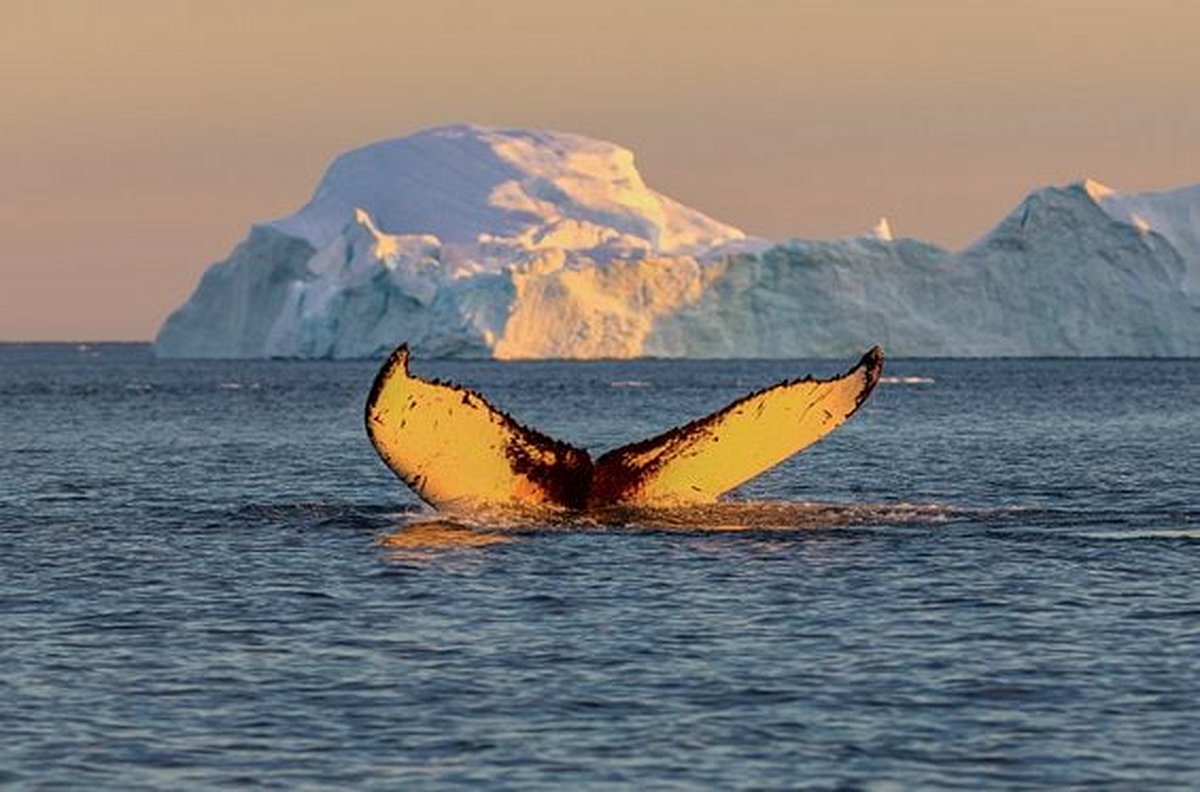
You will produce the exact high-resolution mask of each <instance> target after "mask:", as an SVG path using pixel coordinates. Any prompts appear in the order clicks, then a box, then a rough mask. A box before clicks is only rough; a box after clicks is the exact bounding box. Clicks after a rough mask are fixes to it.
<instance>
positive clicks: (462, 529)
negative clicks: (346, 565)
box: [379, 520, 514, 550]
mask: <svg viewBox="0 0 1200 792" xmlns="http://www.w3.org/2000/svg"><path fill="white" fill-rule="evenodd" d="M513 539H514V537H513V536H512V535H511V534H506V533H500V532H498V531H488V530H486V529H482V528H472V527H469V526H465V525H459V524H458V523H454V522H450V521H447V520H430V521H428V522H416V523H412V524H409V525H405V526H403V527H401V528H399V529H397V530H395V531H393V532H392V533H389V534H385V535H384V536H381V537H380V538H379V544H380V545H381V546H383V547H387V548H391V549H393V550H436V549H444V548H450V547H487V546H489V545H495V544H507V543H509V542H512V541H513Z"/></svg>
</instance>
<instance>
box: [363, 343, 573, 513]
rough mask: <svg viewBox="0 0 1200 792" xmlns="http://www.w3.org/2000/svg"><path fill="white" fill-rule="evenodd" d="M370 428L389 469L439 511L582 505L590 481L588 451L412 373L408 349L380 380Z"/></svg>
mask: <svg viewBox="0 0 1200 792" xmlns="http://www.w3.org/2000/svg"><path fill="white" fill-rule="evenodd" d="M366 424H367V433H368V435H370V437H371V442H372V443H374V444H375V449H376V450H377V451H378V452H379V455H380V456H381V457H383V460H384V462H386V463H387V465H388V467H390V468H391V469H392V470H393V471H395V473H396V475H398V476H399V477H400V478H401V479H403V480H404V482H405V483H406V484H408V486H410V487H412V488H413V490H415V491H416V492H417V494H418V495H420V496H421V497H422V498H424V499H425V500H426V501H428V502H429V503H431V504H433V505H434V506H437V507H440V508H451V507H454V508H458V507H462V508H471V507H478V506H510V505H511V506H522V505H524V506H540V505H545V506H575V505H581V504H582V499H583V496H584V493H583V492H577V491H576V489H577V488H578V487H579V486H584V487H586V482H587V481H588V480H589V479H590V472H591V470H590V469H591V459H590V458H589V457H588V455H587V452H585V451H581V450H579V449H576V448H572V447H571V446H569V445H567V444H566V443H559V442H557V441H555V440H552V439H550V438H548V437H546V436H544V435H541V434H539V433H538V432H534V431H532V430H529V429H526V428H525V427H523V426H521V425H520V424H518V423H517V422H516V421H514V420H512V419H511V418H509V417H508V416H507V415H505V414H504V413H502V412H500V411H499V410H497V409H495V408H494V407H492V406H491V405H490V404H488V403H487V401H485V400H484V399H483V398H482V397H481V396H479V395H478V394H475V393H472V392H471V391H469V390H466V389H465V388H460V387H458V386H455V385H447V384H441V383H438V382H428V381H425V380H422V379H418V378H417V377H413V376H411V375H410V374H409V373H408V348H407V347H406V346H401V347H400V348H399V349H397V350H396V351H395V352H393V353H392V356H391V358H390V359H389V360H388V362H387V363H386V364H385V365H384V367H383V369H382V370H381V371H380V372H379V375H378V376H377V377H376V379H375V385H374V387H373V388H372V389H371V396H370V398H369V399H368V401H367V412H366ZM579 468H583V471H582V475H579Z"/></svg>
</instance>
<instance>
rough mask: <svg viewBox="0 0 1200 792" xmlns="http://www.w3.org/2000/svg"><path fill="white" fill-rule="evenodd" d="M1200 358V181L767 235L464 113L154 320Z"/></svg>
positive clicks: (637, 352)
mask: <svg viewBox="0 0 1200 792" xmlns="http://www.w3.org/2000/svg"><path fill="white" fill-rule="evenodd" d="M400 341H407V342H408V344H409V346H410V348H411V349H412V350H413V352H414V354H416V355H418V356H423V357H495V358H502V359H513V358H625V357H639V356H659V357H699V358H705V357H845V356H848V355H851V354H854V353H855V352H856V351H861V349H863V348H867V347H870V346H872V345H874V344H877V343H878V344H881V345H882V346H884V347H885V348H886V349H887V350H888V351H889V353H891V354H893V355H900V356H981V357H982V356H999V355H1006V356H1045V355H1055V356H1058V355H1065V356H1076V355H1084V356H1194V355H1196V354H1197V350H1198V349H1200V185H1197V186H1194V187H1187V188H1183V189H1180V190H1175V191H1171V192H1161V193H1138V194H1130V195H1125V194H1121V193H1118V192H1115V191H1113V190H1111V189H1109V188H1106V187H1104V186H1103V185H1100V184H1099V183H1098V182H1094V181H1092V180H1090V179H1088V180H1083V181H1080V182H1078V183H1075V184H1071V185H1067V186H1062V187H1049V188H1045V189H1041V190H1038V191H1035V192H1033V193H1031V194H1030V195H1029V196H1028V197H1026V198H1025V200H1024V201H1022V202H1021V204H1020V205H1018V206H1017V207H1016V208H1015V209H1014V210H1013V211H1012V212H1010V213H1009V214H1008V215H1007V216H1006V217H1005V218H1003V219H1002V220H1001V221H1000V223H999V224H998V225H996V227H995V228H993V229H992V230H991V231H990V232H988V233H987V234H985V235H984V236H983V237H982V238H981V239H979V240H978V241H976V242H975V243H974V244H972V245H970V246H969V247H967V248H966V249H964V250H961V251H949V250H945V249H943V248H940V247H938V246H935V245H932V244H928V243H925V242H922V241H919V240H915V239H908V238H904V237H896V236H895V235H894V234H893V230H892V227H891V224H890V223H889V222H888V220H887V219H881V220H880V221H879V223H878V224H877V225H876V226H875V227H874V229H873V230H872V231H870V232H869V233H865V234H863V235H862V236H859V237H855V238H850V239H835V240H805V239H788V240H776V241H770V240H764V239H757V238H752V237H749V236H747V235H746V234H745V233H743V232H742V231H740V230H739V229H737V228H735V227H733V226H730V225H727V224H725V223H721V222H719V221H717V220H714V219H712V218H710V217H708V216H706V215H704V214H703V213H702V212H699V211H697V210H695V209H691V208H689V207H686V206H684V205H682V204H680V203H678V202H677V201H674V200H672V199H671V198H669V197H667V196H665V195H662V194H661V193H658V192H656V191H654V190H652V189H650V188H649V187H648V186H647V185H646V184H645V182H644V181H643V179H642V177H641V175H640V174H639V173H638V171H637V169H636V167H635V165H634V157H633V154H632V153H631V152H630V151H628V150H627V149H624V148H622V147H620V146H617V145H615V144H612V143H606V142H603V141H597V140H593V139H590V138H586V137H583V136H580V135H572V134H566V133H559V132H545V131H530V130H503V129H491V128H486V127H477V126H466V125H455V126H447V127H438V128H435V129H430V130H426V131H423V132H419V133H417V134H414V135H411V136H408V137H404V138H399V139H395V140H388V141H384V142H381V143H375V144H372V145H369V146H366V147H364V148H361V149H357V150H355V151H351V152H348V153H346V154H344V155H342V156H340V157H338V158H337V159H336V160H335V161H334V162H333V164H332V165H331V166H330V168H329V170H328V171H327V173H326V174H325V176H324V178H323V179H322V180H321V182H320V184H319V186H318V187H317V190H316V192H315V194H314V196H313V198H312V200H310V201H309V203H308V204H307V205H306V206H304V207H303V208H302V209H300V210H299V211H298V212H296V213H295V214H293V215H290V216H289V217H285V218H282V219H278V220H274V221H271V222H267V223H263V224H260V225H256V226H254V227H252V228H251V230H250V233H249V236H248V237H247V239H246V240H245V241H243V242H242V243H241V244H240V245H238V246H237V248H236V249H235V250H234V251H233V253H232V254H231V255H230V257H229V258H228V259H227V260H225V261H223V262H219V263H217V264H214V265H213V266H212V267H211V268H210V269H209V270H208V271H207V272H206V273H205V274H204V276H203V277H202V279H201V281H200V283H199V285H198V286H197V287H196V290H195V292H194V293H193V294H192V295H191V297H190V298H189V299H188V300H187V301H186V302H185V303H184V305H183V306H181V307H180V308H179V309H177V310H176V311H175V312H174V313H173V314H171V316H170V317H168V319H167V321H166V322H165V323H164V325H163V327H162V328H161V330H160V331H159V334H158V337H157V339H156V341H155V350H156V352H157V354H159V355H162V356H168V357H335V358H343V357H383V356H386V355H387V353H388V352H389V351H390V350H391V349H393V348H394V347H395V345H396V344H397V343H398V342H400Z"/></svg>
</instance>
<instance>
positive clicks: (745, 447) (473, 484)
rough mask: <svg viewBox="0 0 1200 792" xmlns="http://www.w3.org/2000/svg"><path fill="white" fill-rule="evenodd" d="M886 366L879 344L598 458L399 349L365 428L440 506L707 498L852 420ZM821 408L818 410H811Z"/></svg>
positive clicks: (380, 381) (374, 394)
mask: <svg viewBox="0 0 1200 792" xmlns="http://www.w3.org/2000/svg"><path fill="white" fill-rule="evenodd" d="M882 364H883V353H882V351H881V350H880V349H879V348H878V347H875V348H873V349H871V351H869V352H868V353H867V354H866V355H864V356H863V358H862V360H861V361H859V364H858V365H857V366H856V367H855V368H853V369H852V370H851V371H850V372H848V373H847V374H845V375H843V376H841V377H834V378H831V379H827V380H817V379H813V378H812V377H805V378H803V379H793V380H786V381H784V382H781V383H779V384H777V385H773V386H771V387H768V388H763V389H761V390H758V391H755V392H753V393H751V394H749V395H747V396H744V397H742V398H740V399H738V400H736V401H734V402H733V403H732V404H730V405H728V406H726V407H725V408H723V409H721V410H719V411H717V412H715V413H713V414H712V415H709V416H707V417H704V418H699V419H697V420H694V421H690V422H688V423H686V424H684V425H682V426H679V427H676V428H674V429H670V430H668V431H666V432H664V433H662V434H660V435H657V436H655V437H652V438H650V439H647V440H642V441H640V442H637V443H632V444H630V445H626V446H623V447H621V448H617V449H614V450H612V451H609V452H608V453H606V454H604V455H602V456H601V457H600V458H599V459H598V460H596V461H595V462H593V461H592V458H591V456H590V455H589V454H588V453H587V451H585V450H583V449H580V448H576V447H574V446H572V445H570V444H568V443H564V442H562V441H559V440H555V439H553V438H551V437H549V436H547V435H545V434H542V433H541V432H538V431H536V430H534V429H530V428H528V427H526V426H524V425H522V424H521V423H519V422H518V421H516V420H515V419H513V418H512V417H511V416H509V415H508V414H507V413H505V412H504V411H503V410H499V409H497V408H496V407H494V406H493V405H492V404H490V403H489V402H488V401H487V399H485V398H484V397H482V396H480V395H479V394H478V393H474V392H472V391H469V390H467V389H466V388H463V387H462V386H460V385H456V384H454V383H449V382H442V381H440V380H423V379H421V378H419V377H414V376H412V375H411V374H409V372H408V348H407V346H405V345H402V346H400V347H399V348H398V349H397V350H396V351H395V352H394V353H393V354H392V356H391V357H390V358H389V359H388V362H387V363H385V364H384V366H383V367H382V369H381V370H380V372H379V374H378V375H377V377H376V379H375V382H374V383H373V384H372V387H371V392H370V395H369V396H368V399H367V405H366V426H367V432H368V434H369V436H370V437H371V441H372V443H373V444H374V446H375V448H376V450H377V451H378V452H379V454H380V456H381V457H382V458H383V460H384V461H385V462H386V463H387V465H388V466H389V467H390V468H391V469H392V470H393V471H394V472H395V473H396V474H397V475H398V476H399V477H400V478H401V479H402V480H403V481H404V482H405V483H407V484H408V485H409V486H410V487H412V488H413V489H414V490H415V491H416V492H417V493H418V494H419V495H420V496H421V497H422V498H424V499H425V500H427V501H428V502H430V503H431V504H433V505H434V506H438V507H454V506H468V507H470V506H497V505H501V506H550V507H556V508H565V509H574V510H578V509H585V508H586V509H597V508H604V507H610V506H613V505H632V506H639V507H641V506H672V505H683V504H696V503H709V502H712V501H715V499H716V498H717V497H718V496H719V495H721V494H722V493H724V492H726V491H728V490H729V489H732V488H733V487H735V486H737V485H738V484H741V483H742V482H744V481H746V480H748V479H750V478H753V477H754V476H756V475H758V474H759V473H762V472H763V471H765V470H767V469H768V468H770V467H773V466H774V465H776V464H778V463H779V462H782V461H783V460H784V459H786V458H788V457H790V456H791V455H793V454H795V453H797V452H798V451H800V450H802V449H803V448H805V447H807V446H808V445H810V444H811V443H813V442H815V441H817V440H819V439H820V438H821V437H823V436H824V435H826V434H828V433H829V432H831V431H833V429H835V428H836V427H837V426H838V425H840V424H841V422H842V421H844V420H845V419H846V418H848V417H850V416H851V415H853V414H854V412H855V411H857V409H858V408H859V407H860V406H861V405H862V403H863V401H864V400H865V399H866V398H867V396H868V395H869V394H870V392H871V390H872V389H873V388H874V386H875V384H876V383H877V382H878V380H879V376H880V373H881V370H882ZM818 404H820V405H822V407H821V412H820V413H819V415H820V416H822V417H821V418H812V417H810V414H811V413H812V411H813V408H814V407H816V406H817V405H818ZM438 419H442V420H441V422H439V420H438Z"/></svg>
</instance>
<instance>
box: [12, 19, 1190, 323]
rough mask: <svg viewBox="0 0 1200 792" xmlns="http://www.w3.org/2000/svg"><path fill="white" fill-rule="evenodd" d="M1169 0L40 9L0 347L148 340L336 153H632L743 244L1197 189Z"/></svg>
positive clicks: (308, 186)
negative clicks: (485, 146) (489, 138)
mask: <svg viewBox="0 0 1200 792" xmlns="http://www.w3.org/2000/svg"><path fill="white" fill-rule="evenodd" d="M1197 40H1200V4H1197V3H1194V2H1191V0H1175V1H1172V0H1139V1H1138V2H1136V3H1133V2H1129V0H1122V1H1121V2H1112V1H1110V0H1064V1H1060V2H1056V1H1055V0H1042V1H1041V2H1032V1H1030V0H1005V2H983V1H982V0H974V1H973V0H906V1H903V2H902V1H901V0H896V1H895V2H885V1H884V0H841V1H840V2H835V1H830V2H802V1H801V0H792V1H790V2H789V1H787V0H778V1H776V0H762V1H761V2H754V0H741V2H738V3H732V2H677V1H676V0H603V2H594V3H585V2H578V3H577V2H565V1H564V0H505V1H504V2H495V1H494V0H489V1H487V2H483V1H480V2H471V1H469V0H437V2H426V1H422V2H405V1H404V0H392V1H390V2H354V0H339V1H338V2H322V3H315V2H312V3H305V2H298V1H295V0H291V1H288V0H257V1H256V2H241V1H240V0H239V1H237V2H233V1H231V0H203V1H202V2H183V1H182V0H176V1H172V0H125V1H122V0H109V1H108V2H95V1H91V2H89V1H88V0H74V1H72V2H65V1H56V0H39V1H38V2H21V3H16V2H13V3H8V4H6V7H5V9H4V12H3V24H0V340H29V339H44V340H68V339H71V340H74V339H150V338H152V337H153V335H154V333H155V331H156V330H157V328H158V325H159V324H160V323H161V322H162V320H163V319H164V318H165V317H166V315H167V314H168V313H169V312H170V311H171V310H172V309H174V308H175V307H176V306H177V305H178V304H179V303H181V302H182V301H183V300H184V299H185V298H186V297H187V295H188V294H189V293H190V292H191V290H192V288H193V287H194V286H195V284H196V281H197V279H198V278H199V276H200V274H201V272H202V271H203V270H204V269H205V268H206V267H207V266H208V264H210V263H211V262H213V261H216V260H219V259H223V258H225V257H226V256H227V255H228V254H229V252H230V250H231V249H232V248H233V246H234V245H235V244H237V242H238V241H239V240H240V239H242V238H243V237H244V236H245V234H246V232H247V230H248V228H249V226H250V224H251V223H253V222H258V221H265V220H269V219H273V218H275V217H278V216H281V215H285V214H288V213H290V212H292V211H294V210H295V209H297V208H299V207H300V206H301V205H302V204H303V203H304V202H305V201H307V199H308V198H309V196H310V194H311V192H312V190H313V188H314V187H315V186H316V183H317V180H318V179H319V177H320V175H321V173H322V172H323V171H324V169H325V167H326V165H328V163H329V161H330V160H331V159H332V158H333V157H334V156H335V155H336V154H338V153H339V152H341V151H344V150H347V149H350V148H354V147H357V146H360V145H363V144H365V143H368V142H371V141H374V140H379V139H382V138H388V137H396V136H401V135H405V134H408V133H410V132H414V131H416V130H418V129H421V128H423V127H427V126H434V125H439V124H444V123H451V122H471V123H478V124H487V125H495V126H525V127H541V128H550V129H559V130H565V131H572V132H578V133H582V134H586V135H591V136H594V137H599V138H604V139H608V140H612V141H614V142H617V143H620V144H622V145H625V146H627V147H629V148H631V149H632V150H633V151H634V152H635V153H636V154H637V162H638V166H639V168H640V170H641V171H642V174H643V176H645V178H646V181H647V183H648V184H650V186H652V187H654V188H656V189H658V190H660V191H662V192H664V193H666V194H668V195H671V196H672V197H675V198H677V199H679V200H681V201H683V202H684V203H687V204H690V205H692V206H695V207H696V208H698V209H701V210H702V211H705V212H707V213H708V214H710V215H712V216H713V217H715V218H717V219H719V220H723V221H725V222H728V223H732V224H734V225H737V226H739V227H741V228H743V229H744V230H746V231H747V232H749V233H752V234H757V235H762V236H768V237H786V236H806V237H835V236H845V235H851V234H857V233H860V232H862V231H865V230H867V229H869V228H870V227H871V226H872V225H873V224H874V223H875V221H876V219H877V218H878V217H879V216H880V215H887V216H888V217H889V218H890V219H891V220H892V224H893V228H894V229H895V231H896V232H897V233H898V234H902V235H905V236H916V237H921V238H923V239H927V240H929V241H932V242H936V243H939V244H943V245H947V246H951V247H957V246H961V245H964V244H966V243H968V242H970V241H971V240H972V239H974V238H975V237H977V236H979V235H980V234H982V233H984V232H986V231H987V229H988V228H989V227H990V226H991V225H992V224H993V223H995V222H997V221H998V220H999V219H1000V218H1001V216H1002V215H1003V214H1004V213H1005V212H1006V211H1008V210H1009V209H1010V208H1011V207H1012V206H1014V205H1015V204H1016V203H1017V202H1018V201H1019V200H1020V199H1021V198H1022V196H1023V195H1024V194H1025V193H1026V192H1028V191H1029V190H1030V189H1033V188H1035V187H1038V186H1043V185H1046V184H1051V183H1063V182H1068V181H1073V180H1075V179H1078V178H1081V177H1083V176H1091V177H1093V178H1096V179H1098V180H1100V181H1102V182H1105V183H1107V184H1109V185H1110V186H1113V187H1115V188H1117V189H1121V190H1129V191H1137V190H1146V189H1162V188H1168V187H1175V186H1182V185H1184V184H1191V183H1195V182H1200V54H1198V53H1200V47H1197V45H1196V42H1197Z"/></svg>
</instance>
